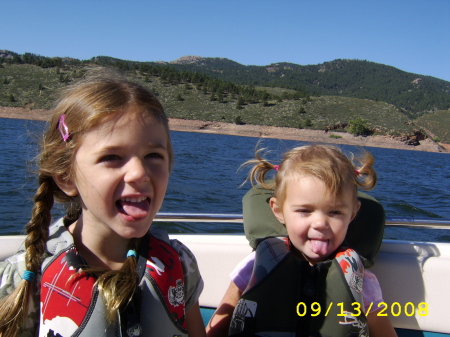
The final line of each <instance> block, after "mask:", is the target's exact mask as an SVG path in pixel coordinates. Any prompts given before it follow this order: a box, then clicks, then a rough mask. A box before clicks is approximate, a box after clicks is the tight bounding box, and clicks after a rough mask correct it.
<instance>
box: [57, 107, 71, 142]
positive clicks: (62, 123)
mask: <svg viewBox="0 0 450 337" xmlns="http://www.w3.org/2000/svg"><path fill="white" fill-rule="evenodd" d="M58 128H59V132H60V133H61V136H62V139H63V141H65V142H67V140H68V139H69V137H70V134H69V128H68V127H67V125H66V115H65V114H62V115H61V117H59V123H58Z"/></svg>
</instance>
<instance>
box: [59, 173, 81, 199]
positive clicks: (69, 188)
mask: <svg viewBox="0 0 450 337" xmlns="http://www.w3.org/2000/svg"><path fill="white" fill-rule="evenodd" d="M53 180H54V181H55V183H56V185H58V187H59V188H60V189H61V191H63V192H64V193H66V194H67V195H68V196H69V197H74V196H76V195H78V189H77V186H76V185H75V182H74V181H73V180H72V179H65V178H63V177H62V176H59V175H58V176H57V175H55V176H53Z"/></svg>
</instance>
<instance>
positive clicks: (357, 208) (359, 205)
mask: <svg viewBox="0 0 450 337" xmlns="http://www.w3.org/2000/svg"><path fill="white" fill-rule="evenodd" d="M360 207H361V201H359V200H358V202H357V203H356V207H355V209H354V210H353V214H352V218H351V220H350V222H352V221H353V219H354V218H355V216H356V214H357V213H358V211H359V209H360Z"/></svg>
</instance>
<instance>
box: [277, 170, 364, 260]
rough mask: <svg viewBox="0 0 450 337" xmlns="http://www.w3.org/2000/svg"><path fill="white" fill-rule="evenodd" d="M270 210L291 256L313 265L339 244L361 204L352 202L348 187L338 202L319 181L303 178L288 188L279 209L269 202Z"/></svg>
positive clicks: (352, 198)
mask: <svg viewBox="0 0 450 337" xmlns="http://www.w3.org/2000/svg"><path fill="white" fill-rule="evenodd" d="M270 206H271V208H272V211H273V212H274V214H275V216H276V217H277V218H278V220H279V221H280V222H281V223H283V224H285V225H286V229H287V232H288V235H289V239H290V241H291V243H292V245H293V247H292V248H294V249H293V252H294V253H295V254H296V255H297V256H299V257H301V258H303V257H304V258H306V259H307V260H308V261H309V262H310V263H311V264H315V263H317V262H319V261H323V260H325V259H326V258H327V257H329V256H330V255H331V254H332V253H333V252H334V251H335V250H336V249H337V248H338V247H339V246H340V245H341V244H342V242H343V241H344V238H345V235H346V234H347V229H348V225H349V223H350V222H351V221H352V220H353V218H354V217H355V215H356V212H357V211H358V209H359V206H360V203H359V202H355V196H354V191H353V190H352V188H351V186H349V187H348V188H345V189H344V191H343V194H342V196H341V198H339V200H337V199H336V198H333V197H332V196H331V195H330V194H329V193H328V189H327V187H326V186H325V184H324V183H323V182H322V181H321V180H320V179H318V178H315V177H312V176H307V175H302V176H300V177H299V178H298V179H296V180H295V181H293V182H292V183H290V184H287V186H286V198H285V201H284V203H283V204H282V205H278V204H277V199H276V198H272V199H271V201H270Z"/></svg>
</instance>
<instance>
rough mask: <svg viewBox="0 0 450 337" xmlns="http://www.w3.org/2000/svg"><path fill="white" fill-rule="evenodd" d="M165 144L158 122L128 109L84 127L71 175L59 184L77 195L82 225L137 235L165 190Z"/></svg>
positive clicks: (106, 232)
mask: <svg viewBox="0 0 450 337" xmlns="http://www.w3.org/2000/svg"><path fill="white" fill-rule="evenodd" d="M167 145H168V137H167V134H166V130H165V129H164V126H163V125H161V124H160V123H158V122H156V121H155V120H154V119H153V118H152V117H151V116H150V115H149V114H144V113H132V112H130V111H128V110H126V111H124V112H123V113H117V117H115V118H113V119H112V120H110V121H108V122H106V123H103V124H101V125H99V126H97V127H95V128H93V129H92V130H90V131H89V132H87V133H86V134H85V135H84V136H83V138H82V140H81V145H80V147H79V149H78V151H77V153H76V156H75V165H74V169H75V171H74V172H75V178H74V179H73V181H69V182H68V183H65V186H64V188H63V190H64V191H65V192H66V193H67V194H68V195H72V196H75V195H79V197H80V199H81V204H82V208H83V211H82V215H81V219H82V221H83V228H87V229H90V233H91V234H92V233H94V235H102V236H104V237H111V235H118V236H120V237H122V238H126V239H130V238H139V237H142V236H143V235H144V234H145V233H146V232H147V231H148V229H149V228H150V225H151V222H152V220H153V218H154V217H155V215H156V213H157V212H158V210H159V209H160V207H161V204H162V202H163V199H164V195H165V193H166V189H167V184H168V180H169V153H168V148H167ZM60 185H61V184H60Z"/></svg>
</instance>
